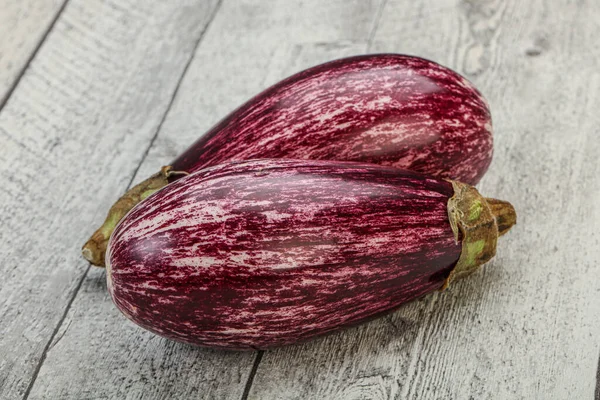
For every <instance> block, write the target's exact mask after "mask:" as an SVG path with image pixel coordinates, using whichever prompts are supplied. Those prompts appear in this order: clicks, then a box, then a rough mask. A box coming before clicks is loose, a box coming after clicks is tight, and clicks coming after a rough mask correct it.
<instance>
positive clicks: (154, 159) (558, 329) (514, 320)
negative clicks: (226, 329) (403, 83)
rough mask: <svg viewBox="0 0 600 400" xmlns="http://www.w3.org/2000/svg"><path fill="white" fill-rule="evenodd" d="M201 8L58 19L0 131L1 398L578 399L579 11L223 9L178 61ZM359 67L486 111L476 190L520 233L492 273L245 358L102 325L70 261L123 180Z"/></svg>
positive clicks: (586, 154)
mask: <svg viewBox="0 0 600 400" xmlns="http://www.w3.org/2000/svg"><path fill="white" fill-rule="evenodd" d="M23 3H25V2H23ZM36 5H37V3H36ZM215 7H216V2H215V1H211V2H205V1H200V0H197V1H192V0H187V1H185V0H179V1H176V2H150V1H145V2H142V1H135V0H127V1H125V2H113V1H109V0H104V1H102V0H89V1H88V0H85V1H83V0H70V2H69V4H68V6H67V7H66V9H65V11H64V13H63V14H62V15H61V17H60V19H59V20H58V22H57V23H56V25H55V27H54V29H53V30H52V31H51V32H50V34H49V35H48V37H47V38H46V41H45V43H44V45H43V46H42V47H41V49H40V51H39V53H38V54H37V56H36V57H35V58H34V60H33V62H32V63H31V66H30V68H29V69H28V70H27V71H26V73H25V75H24V76H23V78H22V79H21V82H20V84H19V85H18V87H17V89H16V90H15V91H14V93H13V95H12V96H11V98H10V101H9V102H8V103H7V104H6V106H5V108H4V109H3V110H2V112H1V113H0V170H1V171H2V172H3V176H4V179H5V181H6V183H5V184H4V185H2V186H1V187H0V259H2V261H3V262H2V263H0V276H2V279H3V281H2V283H1V284H0V354H1V355H2V356H1V357H0V398H9V399H12V398H22V397H23V395H24V394H25V392H26V391H27V387H28V385H29V384H30V382H32V377H34V376H35V375H36V373H37V380H35V383H34V384H33V385H32V386H31V387H30V388H31V390H30V392H29V394H28V396H29V398H36V399H38V398H39V399H42V398H43V399H45V398H61V399H110V398H128V399H141V398H144V399H146V398H149V399H177V398H206V399H211V398H227V399H229V398H232V399H237V398H248V399H313V398H318V399H365V398H368V399H429V398H431V399H438V398H456V399H462V398H466V399H468V398H474V399H495V398H510V399H538V398H539V399H557V400H558V399H565V398H574V399H575V398H576V399H580V398H581V399H588V398H594V396H595V397H596V398H597V399H598V398H599V394H598V393H599V392H600V389H598V388H599V387H600V386H598V384H597V382H598V381H600V377H598V368H599V367H598V365H599V361H598V356H599V354H600V335H599V333H600V319H598V315H600V301H599V300H600V295H599V293H600V279H599V277H600V272H599V270H598V265H597V260H598V259H599V258H600V234H599V233H598V232H597V229H595V226H598V224H599V223H600V206H598V202H597V201H596V199H597V198H598V196H599V195H600V193H599V192H600V184H599V183H600V181H599V180H598V173H599V171H600V166H599V165H598V164H599V161H598V157H597V154H598V153H599V151H600V144H599V142H598V140H597V138H598V135H599V134H600V131H599V128H598V126H600V117H599V116H598V113H597V109H598V107H599V106H600V95H599V94H598V93H600V73H599V72H598V65H599V64H600V48H598V47H597V46H594V43H596V41H597V32H598V31H600V4H598V3H597V2H593V1H587V2H586V1H578V2H575V1H570V0H558V1H553V2H548V1H543V0H533V1H530V2H521V1H517V0H486V1H476V0H462V1H460V0H440V1H438V0H435V1H434V0H419V1H407V0H388V1H360V0H352V1H343V0H336V1H329V2H322V1H317V0H311V1H304V2H284V1H276V0H272V1H260V2H258V1H250V0H245V1H239V0H224V2H223V4H222V6H221V9H220V10H219V12H218V13H217V14H216V17H215V19H214V20H213V22H212V24H211V26H210V28H209V29H208V30H207V31H206V33H205V35H204V37H203V39H202V41H201V43H200V45H199V47H198V49H197V50H196V51H194V46H195V45H196V43H197V41H198V40H199V39H200V38H201V37H202V31H203V29H204V27H205V26H206V24H207V23H208V21H209V19H210V15H211V13H213V12H214V10H215ZM40 25H43V24H40ZM32 35H33V33H32ZM38 35H39V34H38ZM34 36H35V35H34ZM27 40H31V39H27ZM0 48H2V47H0ZM365 51H370V52H385V51H390V52H400V53H408V54H415V55H420V56H423V57H427V58H431V59H434V60H435V61H438V62H440V63H442V64H445V65H447V66H449V67H451V68H454V69H456V70H457V71H459V72H461V73H463V74H465V75H466V76H468V77H469V78H470V79H471V80H472V81H473V82H474V83H475V84H476V86H478V87H479V88H480V89H481V91H482V92H483V93H484V95H485V96H486V97H487V98H488V100H489V101H490V104H491V109H492V113H493V117H494V127H495V132H496V133H495V145H496V152H495V161H494V162H493V164H492V166H491V168H490V171H489V173H488V175H487V176H486V177H485V178H484V180H483V181H482V183H481V185H480V188H481V191H482V192H483V193H485V194H486V195H487V196H491V197H500V198H506V199H507V200H510V201H511V202H513V203H514V204H515V206H516V208H517V211H518V213H519V223H518V225H517V226H516V227H515V228H514V229H513V231H511V232H510V233H509V234H508V235H507V236H506V237H503V238H502V240H501V242H500V243H499V253H498V256H497V258H496V259H495V260H494V261H493V262H491V263H490V264H489V265H487V266H486V267H485V268H484V269H482V271H481V272H479V273H477V274H475V275H474V276H471V277H470V278H468V279H467V280H464V281H462V282H459V283H457V284H455V285H454V286H453V287H451V288H450V289H449V290H448V291H446V292H444V293H436V294H433V295H431V296H428V297H425V298H423V299H420V300H418V301H416V302H414V303H411V304H409V305H407V306H405V307H403V308H402V309H400V310H398V311H397V312H395V313H394V314H392V315H390V316H387V317H384V318H382V319H379V320H376V321H373V322H371V323H369V324H366V325H362V326H359V327H356V328H353V329H350V330H348V331H346V332H342V333H339V334H336V335H332V336H328V337H325V338H322V339H319V340H315V341H312V342H309V343H306V344H304V345H297V346H291V347H287V348H282V349H280V350H275V351H268V352H265V353H264V354H263V355H262V357H261V358H255V357H256V354H255V353H226V352H219V351H214V350H208V349H198V348H193V347H189V346H185V345H180V344H176V343H172V342H169V341H167V340H164V339H160V338H158V337H155V336H153V335H151V334H149V333H147V332H145V331H143V330H141V329H140V328H138V327H136V326H134V325H133V324H131V323H130V322H128V321H127V320H126V319H125V318H124V317H122V316H121V315H120V314H119V313H118V311H117V310H116V308H114V306H113V305H112V303H111V302H110V299H109V298H108V295H107V294H106V285H105V283H104V282H105V280H104V278H105V277H104V273H103V271H102V270H99V269H93V270H91V271H90V272H89V273H88V274H87V275H84V272H85V271H86V267H87V266H86V264H85V263H84V262H83V260H82V259H81V258H80V257H79V252H78V250H79V246H80V245H81V243H82V241H83V240H85V238H86V236H87V234H89V233H90V231H91V230H92V227H93V226H95V225H96V224H98V223H99V222H100V220H101V219H102V218H103V216H104V212H105V211H106V209H107V208H108V206H109V205H110V203H111V202H112V201H113V200H114V199H115V198H116V197H117V196H118V195H119V194H120V193H122V191H123V190H124V189H125V187H127V185H128V184H129V181H130V180H131V178H132V176H133V175H134V174H135V179H134V180H135V181H139V180H141V179H143V178H145V177H146V176H148V175H150V174H151V173H153V172H155V171H156V170H157V168H159V167H160V166H161V165H163V164H165V163H167V162H168V161H169V160H170V159H171V158H173V157H174V156H175V155H176V154H178V153H179V152H180V151H182V150H184V149H185V148H186V147H187V146H188V145H189V144H191V143H192V142H193V141H194V140H195V139H196V138H197V137H198V135H199V134H201V133H202V132H205V131H206V130H207V129H208V128H210V127H211V126H212V125H213V124H214V123H216V122H217V121H218V120H219V119H220V117H222V116H224V115H226V114H227V113H228V112H229V111H231V110H232V109H234V108H235V107H236V106H237V105H239V104H241V103H243V102H244V101H245V100H247V99H248V98H249V97H250V96H252V95H254V94H255V93H257V92H258V91H260V90H261V89H263V88H265V87H266V86H268V85H270V84H272V83H275V82H276V81H278V80H279V79H281V78H282V77H284V76H287V75H289V74H291V73H293V72H296V71H298V70H300V69H303V68H305V67H308V66H310V65H314V64H316V63H320V62H323V61H327V60H329V59H333V58H338V57H342V56H347V55H351V54H357V53H362V52H365ZM192 55H193V61H192V63H191V64H190V66H189V68H188V69H187V73H185V76H184V77H183V80H182V81H179V80H180V78H181V76H182V74H183V73H184V72H185V71H184V70H185V65H186V63H187V62H188V61H189V60H190V57H192ZM1 63H2V61H1V60H0V66H1ZM8 80H9V81H10V79H8ZM0 81H2V79H0ZM178 83H180V85H179V86H178ZM177 87H179V90H177V89H176V88H177ZM174 93H176V96H174ZM167 110H169V111H168V114H167V115H166V119H165V120H164V121H163V122H161V121H162V118H163V116H164V115H165V112H166V111H167ZM157 132H158V135H157V136H155V134H156V133H157ZM151 144H152V146H151V148H150V149H149V151H148V153H147V155H145V151H146V149H147V148H148V146H150V145H151ZM142 160H144V162H143V163H142V165H141V166H139V164H140V162H141V161H142ZM138 166H139V170H137V173H136V169H137V168H138ZM40 171H41V173H40ZM80 285H81V286H80ZM79 287H81V289H79ZM75 293H77V296H76V298H75V299H74V300H73V302H72V306H70V305H71V303H70V302H71V300H72V299H73V296H74V294H75ZM69 306H70V307H69ZM66 310H67V311H68V312H67V313H66V314H65V311H66ZM63 317H64V320H63ZM61 321H62V323H61ZM55 329H56V330H55ZM51 339H52V340H51ZM50 340H51V341H50ZM46 349H47V350H48V351H47V352H46ZM38 367H39V371H38V370H37V369H38ZM253 367H254V368H255V369H253ZM38 372H39V373H38Z"/></svg>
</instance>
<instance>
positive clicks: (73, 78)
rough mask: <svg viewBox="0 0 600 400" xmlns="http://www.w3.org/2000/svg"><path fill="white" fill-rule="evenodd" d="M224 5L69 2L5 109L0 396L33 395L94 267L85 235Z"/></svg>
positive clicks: (129, 169) (0, 169)
mask: <svg viewBox="0 0 600 400" xmlns="http://www.w3.org/2000/svg"><path fill="white" fill-rule="evenodd" d="M215 6H216V2H215V1H210V2H207V1H204V0H202V1H200V0H196V1H193V0H181V1H170V2H152V3H150V2H145V1H135V0H129V1H118V2H111V1H108V0H106V1H103V0H72V1H71V2H69V4H68V5H67V7H66V8H65V10H64V12H63V13H62V14H61V16H60V18H59V20H58V21H57V23H56V25H55V27H54V29H53V30H52V32H50V34H49V35H48V37H47V39H46V41H45V43H44V45H43V46H42V48H41V49H40V51H39V53H38V54H37V56H36V57H35V59H34V60H33V62H32V63H31V65H30V67H29V69H28V70H27V71H26V73H25V75H24V77H23V78H22V79H21V81H20V83H19V86H18V88H17V90H15V92H14V93H13V95H12V96H11V98H10V99H9V101H8V102H7V104H6V106H5V107H4V109H3V110H2V112H1V113H0V173H1V175H2V177H3V178H2V179H3V184H2V185H1V186H0V260H2V262H1V263H0V276H1V277H2V279H1V283H0V398H2V399H19V398H21V397H22V396H24V395H25V394H26V393H27V391H28V387H29V385H30V382H31V381H32V378H34V377H35V375H36V374H37V368H38V366H39V365H40V363H41V362H42V361H43V359H44V357H45V348H46V346H47V344H48V343H49V340H50V338H51V337H52V335H53V333H54V330H55V328H56V327H57V326H58V325H59V323H60V321H61V319H62V316H63V314H64V312H65V310H66V308H67V306H68V304H69V302H70V300H71V298H72V297H73V295H74V291H76V290H77V288H78V285H79V283H80V282H81V279H82V278H83V276H84V273H85V271H86V269H87V268H88V266H87V263H86V262H84V260H83V259H82V258H81V256H80V254H79V253H80V250H79V249H80V247H81V244H82V242H83V241H85V238H86V237H87V236H88V235H89V234H90V232H91V231H92V227H93V226H94V225H96V224H98V223H99V222H100V221H101V219H102V218H103V215H104V213H105V210H106V209H107V207H108V206H109V204H110V203H111V202H112V201H113V200H114V197H115V196H116V195H117V194H118V193H119V192H120V191H121V190H123V189H124V187H125V186H126V185H127V182H128V179H129V178H130V177H131V176H132V174H133V171H134V170H135V169H136V167H137V166H138V165H139V163H140V161H141V158H142V156H143V154H144V149H145V148H146V147H147V146H148V145H149V142H150V140H151V138H152V137H153V136H154V134H155V132H156V130H157V128H158V125H159V123H160V121H161V118H162V115H163V114H164V113H165V111H166V109H167V107H168V105H169V103H170V100H171V97H172V95H173V92H174V90H175V87H176V85H177V83H178V81H179V78H180V76H181V74H182V72H183V69H184V67H185V65H186V62H187V61H188V60H189V59H190V57H191V56H192V53H193V51H194V47H195V44H196V42H197V41H198V39H199V38H200V36H201V34H202V31H203V28H204V26H205V25H206V23H207V22H208V21H209V19H210V17H211V15H212V13H213V10H214V9H215ZM106 301H108V300H106ZM86 311H89V310H86ZM92 311H93V310H92ZM105 318H108V316H106V317H105ZM88 337H90V338H91V339H93V335H88ZM72 350H73V351H75V352H82V354H85V352H86V351H88V349H86V348H83V347H80V348H76V347H74V348H73V349H72ZM67 361H69V360H68V359H67ZM88 367H89V368H90V369H92V370H93V369H94V365H88ZM78 369H82V366H81V365H78V364H71V365H70V367H67V365H66V364H64V363H63V364H60V365H59V366H57V367H56V371H57V372H58V373H61V374H62V376H63V377H64V379H70V373H71V371H73V370H78ZM102 372H104V373H107V374H110V373H111V372H112V371H109V370H108V371H102ZM90 378H91V379H92V380H97V381H100V378H99V376H96V377H91V376H90ZM55 389H56V387H55ZM58 389H59V392H54V391H53V390H52V389H51V388H49V389H48V390H49V393H51V394H48V395H47V396H46V395H45V394H43V393H40V392H38V394H39V397H44V398H64V396H63V395H62V394H61V393H62V391H61V390H62V388H60V387H59V388H58ZM39 390H40V391H41V392H43V391H44V390H46V388H45V387H44V386H42V387H41V388H40V389H39ZM87 396H88V397H87V398H96V397H95V396H94V395H87ZM78 398H85V396H81V397H78Z"/></svg>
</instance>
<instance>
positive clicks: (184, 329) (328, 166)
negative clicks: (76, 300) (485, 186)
mask: <svg viewBox="0 0 600 400" xmlns="http://www.w3.org/2000/svg"><path fill="white" fill-rule="evenodd" d="M461 188H462V189H461ZM465 190H466V191H467V192H468V193H471V194H474V196H475V197H472V198H471V197H468V196H463V195H462V194H461V193H462V192H463V191H465ZM465 193H466V192H465ZM457 194H459V195H458V197H459V198H457ZM458 200H460V201H462V203H461V202H460V201H458ZM457 201H458V202H457ZM488 202H489V203H488ZM451 204H454V206H450V205H451ZM492 204H495V205H496V206H492ZM494 207H496V209H495V210H492V208H494ZM456 216H458V217H456ZM463 216H465V217H464V218H468V220H466V219H465V220H463ZM512 223H514V209H512V207H511V206H510V205H508V203H503V202H499V201H496V200H486V199H484V198H483V197H481V196H480V195H478V193H477V192H476V191H475V190H474V189H472V188H470V187H469V186H468V185H460V184H455V183H451V182H448V181H446V180H440V179H435V178H429V177H425V176H423V175H420V174H416V173H414V172H409V171H402V170H398V169H395V168H389V167H381V166H374V165H370V164H358V163H340V162H326V161H295V160H258V161H249V162H241V163H229V164H224V165H220V166H217V167H214V168H209V169H206V170H204V171H200V172H198V173H196V174H193V175H190V176H188V177H185V178H183V179H181V180H179V181H177V182H175V183H173V184H172V185H169V186H168V187H166V188H164V189H163V190H161V191H159V192H158V193H156V194H154V195H153V196H151V197H149V198H148V199H147V200H146V201H144V202H142V203H140V204H139V205H138V206H137V207H135V208H134V209H133V210H132V211H131V212H130V213H129V214H128V215H127V216H126V217H125V218H124V219H123V220H122V222H121V223H120V224H119V225H118V227H117V228H116V230H115V232H114V234H113V236H112V237H111V240H110V244H109V249H108V263H107V278H108V288H109V291H110V293H111V295H112V298H113V300H114V302H115V304H116V305H117V307H118V308H119V309H120V310H121V311H122V312H123V313H124V314H125V315H126V316H128V317H129V318H130V319H131V320H133V321H134V322H135V323H137V324H139V325H140V326H142V327H144V328H146V329H148V330H150V331H153V332H155V333H157V334H159V335H162V336H165V337H168V338H171V339H175V340H179V341H183V342H187V343H192V344H197V345H203V346H213V347H221V348H226V349H253V348H258V349H263V348H269V347H274V346H280V345H286V344H291V343H296V342H298V341H303V340H306V339H309V338H312V337H314V336H318V335H321V334H324V333H327V332H331V331H334V330H336V329H339V328H342V327H345V326H349V325H354V324H357V323H360V322H362V321H364V320H367V319H370V318H373V317H375V316H377V315H380V314H382V313H385V312H388V311H390V310H393V309H394V308H396V307H398V306H399V305H401V304H403V303H405V302H407V301H410V300H412V299H415V298H417V297H420V296H422V295H424V294H426V293H429V292H431V291H434V290H438V289H440V288H442V287H445V286H446V285H447V284H448V283H449V282H450V281H451V280H452V279H453V278H454V277H455V276H458V275H460V274H463V273H468V272H471V271H472V270H474V269H475V268H476V267H477V266H478V265H479V264H481V263H483V262H485V261H487V260H488V259H489V258H491V257H492V256H493V255H494V253H495V245H496V238H497V237H498V235H499V234H502V233H503V232H505V231H506V230H508V229H509V228H510V226H511V225H512ZM457 227H458V228H457ZM477 232H479V233H477Z"/></svg>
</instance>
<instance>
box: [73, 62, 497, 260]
mask: <svg viewBox="0 0 600 400" xmlns="http://www.w3.org/2000/svg"><path fill="white" fill-rule="evenodd" d="M253 158H295V159H320V160H341V161H345V160H346V161H361V162H369V163H374V164H380V165H388V166H394V167H398V168H403V169H409V170H413V171H417V172H421V173H425V174H428V175H431V176H436V177H442V178H450V179H456V180H459V181H461V182H465V183H470V184H475V183H477V182H478V181H479V179H481V177H482V176H483V174H484V173H485V172H486V170H487V168H488V166H489V164H490V162H491V159H492V126H491V116H490V112H489V109H488V106H487V103H486V101H485V100H484V98H483V97H482V96H481V94H480V93H479V92H478V91H477V90H476V89H475V88H474V87H473V86H472V85H471V84H470V83H469V82H467V81H466V80H465V79H464V78H463V77H461V76H460V75H459V74H457V73H455V72H453V71H451V70H449V69H448V68H445V67H443V66H441V65H439V64H436V63H434V62H432V61H428V60H424V59H421V58H417V57H411V56H405V55H396V54H378V55H366V56H359V57H351V58H346V59H341V60H337V61H333V62H329V63H326V64H323V65H319V66H316V67H314V68H310V69H308V70H306V71H303V72H300V73H298V74H296V75H294V76H292V77H290V78H288V79H286V80H284V81H282V82H280V83H278V84H276V85H275V86H273V87H271V88H269V89H267V90H266V91H264V92H263V93H261V94H259V95H258V96H256V97H255V98H253V99H251V100H250V101H248V102H247V103H246V104H244V105H242V106H241V107H240V108H238V109H237V110H236V111H234V112H233V113H231V114H230V115H229V116H228V117H226V118H225V119H224V120H223V121H221V122H220V123H219V124H217V125H216V126H215V127H214V128H213V129H211V130H210V131H209V132H208V133H207V134H205V135H203V136H202V137H201V139H200V140H198V141H197V142H196V143H194V144H193V145H192V146H191V147H190V148H189V149H188V150H186V151H185V152H184V153H183V154H181V155H180V156H179V157H177V159H175V160H174V161H173V162H172V163H171V165H170V166H169V167H165V168H164V169H163V170H162V172H161V173H158V174H156V175H154V176H152V177H151V178H149V179H148V180H146V181H144V182H142V183H141V184H140V185H138V186H136V187H135V188H133V189H132V190H131V191H129V192H128V193H127V194H126V195H125V196H123V198H121V200H120V201H119V202H117V203H116V204H115V205H114V206H113V208H112V209H111V210H110V212H109V216H108V218H107V220H106V222H105V223H104V225H103V226H102V227H101V228H100V229H99V230H98V231H97V232H96V233H95V234H94V235H93V236H92V239H91V240H90V241H89V242H88V243H86V245H85V246H84V250H83V254H84V256H85V257H86V258H87V259H88V260H90V262H92V263H94V264H96V265H103V264H104V252H105V249H106V242H107V241H108V238H109V235H110V233H111V232H112V230H113V229H114V227H115V225H116V223H117V222H118V221H119V220H120V219H121V218H122V217H123V216H124V215H125V214H126V213H127V212H128V211H129V210H130V209H131V207H133V206H134V205H135V204H137V203H138V202H139V201H141V200H143V199H144V198H145V197H146V196H147V195H149V194H150V193H153V192H154V191H156V190H158V189H160V188H161V187H163V186H165V185H167V184H168V183H169V182H172V181H174V180H176V179H178V178H180V177H181V176H183V175H185V174H186V173H191V172H195V171H198V170H200V169H203V168H205V167H209V166H213V165H217V164H220V163H223V162H226V161H231V160H247V159H253Z"/></svg>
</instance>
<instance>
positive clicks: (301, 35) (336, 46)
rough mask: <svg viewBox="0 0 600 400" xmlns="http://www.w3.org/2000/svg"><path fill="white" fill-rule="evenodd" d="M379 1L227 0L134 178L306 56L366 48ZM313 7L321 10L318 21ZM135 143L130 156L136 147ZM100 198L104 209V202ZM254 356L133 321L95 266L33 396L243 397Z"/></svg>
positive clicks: (307, 61) (324, 57) (309, 61)
mask: <svg viewBox="0 0 600 400" xmlns="http://www.w3.org/2000/svg"><path fill="white" fill-rule="evenodd" d="M377 9H378V3H377V2H365V1H362V0H353V1H351V2H348V1H344V0H339V1H330V2H321V1H318V0H313V1H309V2H302V3H301V2H298V3H296V2H293V3H292V2H283V1H272V2H269V3H266V2H255V1H243V2H241V1H228V0H225V1H224V2H223V4H222V5H221V7H220V10H219V12H218V13H217V15H216V16H215V19H214V20H213V22H212V23H211V26H210V28H209V30H208V31H207V32H206V34H205V36H204V38H203V40H202V42H201V44H200V46H199V47H198V50H197V51H196V53H195V55H194V59H193V61H192V63H191V65H190V66H189V68H188V70H187V73H186V75H185V77H184V79H183V81H182V83H181V86H180V88H179V90H178V92H177V96H176V97H175V101H174V103H173V106H172V107H171V109H170V111H169V113H168V115H167V117H166V120H165V121H164V124H163V125H162V127H161V129H160V132H159V134H158V137H157V138H156V141H155V142H154V145H153V146H152V148H151V149H150V151H149V154H148V156H147V157H146V159H145V161H144V162H143V163H142V165H141V166H140V168H139V171H138V172H137V174H136V177H135V179H134V181H140V180H142V179H143V178H145V177H147V176H148V175H149V174H152V173H154V172H155V171H156V170H157V169H158V168H160V166H162V165H164V164H166V163H168V162H169V161H170V159H171V158H173V157H174V156H175V155H176V154H178V153H179V152H180V151H182V150H184V149H185V148H186V147H187V146H188V145H190V144H191V143H192V142H193V141H194V140H195V139H196V138H197V137H198V136H199V135H200V134H201V133H203V132H205V131H206V130H208V129H209V128H210V127H211V126H212V125H213V124H214V123H216V122H218V120H219V119H220V118H221V117H223V116H224V115H226V114H227V113H228V112H229V111H231V110H233V109H234V108H235V107H237V106H238V105H239V104H241V103H243V102H244V101H246V100H247V99H248V98H249V97H251V96H252V95H254V94H256V93H257V92H258V91H260V90H262V89H264V88H265V87H266V86H268V85H270V84H272V83H275V82H277V81H278V80H280V79H282V78H283V77H285V76H288V75H290V74H292V73H294V72H297V71H299V70H301V69H304V68H306V67H308V66H311V65H315V64H318V63H321V62H325V61H328V60H330V59H332V58H339V57H343V56H349V55H352V54H360V53H362V52H364V49H365V45H366V42H365V41H364V40H361V39H362V38H366V37H367V36H368V33H369V31H370V29H371V28H372V23H373V20H374V17H375V14H376V12H377ZM315 13H316V14H318V15H321V16H322V20H320V22H319V21H316V20H314V15H315ZM286 32H295V34H296V36H297V39H294V38H293V37H292V38H290V40H286V41H282V40H281V38H282V37H284V36H285V35H286ZM296 40H297V41H296ZM128 151H129V154H131V151H132V150H131V149H129V150H128ZM137 153H138V154H136V159H137V157H139V156H140V155H142V154H143V149H138V150H137ZM113 176H118V174H115V175H113ZM124 188H125V184H123V182H121V187H120V188H119V189H109V193H106V197H107V198H108V197H110V198H113V199H114V198H115V197H116V196H117V195H118V194H119V192H120V191H121V190H124ZM97 207H98V208H99V209H100V208H102V209H103V210H102V212H103V211H105V210H107V209H108V204H107V203H106V202H105V203H103V204H98V205H97ZM102 212H99V214H98V215H96V216H95V217H94V224H96V223H98V222H100V219H101V218H102V216H103V215H102ZM94 224H92V223H91V222H90V227H91V226H93V225H94ZM77 244H79V243H77ZM75 256H77V254H75ZM55 343H56V344H55ZM255 357H256V354H255V353H254V352H243V353H232V352H222V351H221V352H219V351H214V350H209V349H202V348H193V347H190V346H186V345H181V344H175V343H172V342H169V341H167V340H165V339H161V338H158V337H156V336H154V335H152V334H151V333H149V332H146V331H144V330H142V329H141V328H138V327H136V326H134V325H133V324H132V323H130V322H129V321H128V320H127V319H126V318H125V317H123V316H122V315H121V314H120V313H119V312H118V310H117V309H116V308H115V306H114V305H113V304H112V302H111V301H110V298H109V297H107V294H106V285H105V274H104V271H103V270H100V269H92V270H91V271H90V273H89V274H88V275H87V277H86V278H85V280H84V281H83V284H82V288H81V290H80V291H79V293H78V295H77V297H76V298H75V300H74V302H73V305H72V307H71V309H70V311H69V313H68V314H67V316H66V319H65V322H64V323H63V324H62V326H61V328H60V330H59V332H58V333H57V334H56V339H55V340H54V342H53V344H52V345H51V348H50V350H49V351H48V355H47V358H46V360H45V362H44V364H43V366H42V368H41V370H40V372H39V376H38V379H37V381H36V383H35V385H34V386H33V389H32V391H31V396H30V399H38V398H39V399H42V398H61V399H81V398H83V399H86V398H89V399H97V398H98V399H103V398H106V399H110V398H128V399H141V398H144V399H178V398H181V399H187V398H194V397H197V398H206V399H213V398H214V399H236V398H240V397H242V394H243V390H244V387H245V385H246V381H247V379H248V376H249V375H250V372H251V369H252V365H253V363H254V360H255Z"/></svg>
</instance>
